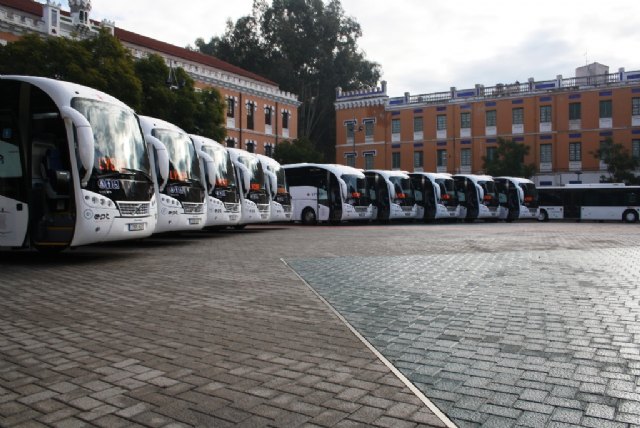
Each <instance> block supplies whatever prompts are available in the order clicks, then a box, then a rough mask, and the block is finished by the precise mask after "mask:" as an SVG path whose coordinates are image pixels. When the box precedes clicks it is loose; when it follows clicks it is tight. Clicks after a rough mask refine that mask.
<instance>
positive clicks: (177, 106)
mask: <svg viewBox="0 0 640 428" xmlns="http://www.w3.org/2000/svg"><path fill="white" fill-rule="evenodd" d="M135 68H136V73H137V75H138V77H139V78H140V80H141V82H142V88H143V93H144V97H143V99H142V107H141V112H142V113H143V114H145V115H147V116H152V117H156V118H158V119H163V120H166V121H167V122H171V123H173V124H175V125H176V126H179V127H180V128H182V129H184V130H185V131H186V132H189V133H193V134H198V135H202V136H203V137H209V138H212V139H215V140H217V141H223V140H224V138H225V136H226V128H225V127H224V108H225V106H224V101H223V99H222V95H221V94H220V92H219V91H218V90H217V89H214V88H208V89H206V90H203V91H201V92H196V90H195V86H194V81H193V79H192V78H191V77H190V76H189V75H188V74H187V73H186V72H185V71H184V69H182V68H180V67H179V68H176V69H171V68H170V67H168V66H167V65H166V64H165V62H164V59H162V57H161V56H159V55H156V54H152V55H149V56H148V57H146V58H143V59H140V60H139V61H137V62H136V64H135Z"/></svg>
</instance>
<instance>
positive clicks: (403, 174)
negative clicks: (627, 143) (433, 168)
mask: <svg viewBox="0 0 640 428" xmlns="http://www.w3.org/2000/svg"><path fill="white" fill-rule="evenodd" d="M365 172H375V173H377V174H380V175H381V176H383V177H384V178H385V179H387V178H389V177H402V178H409V173H408V172H406V171H393V170H387V169H367V170H365Z"/></svg>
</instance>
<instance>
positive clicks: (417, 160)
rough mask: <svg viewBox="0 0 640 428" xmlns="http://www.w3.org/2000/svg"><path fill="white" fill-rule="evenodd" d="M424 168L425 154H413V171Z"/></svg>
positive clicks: (416, 152)
mask: <svg viewBox="0 0 640 428" xmlns="http://www.w3.org/2000/svg"><path fill="white" fill-rule="evenodd" d="M423 167H424V152H423V151H422V150H420V151H415V152H413V169H416V168H423Z"/></svg>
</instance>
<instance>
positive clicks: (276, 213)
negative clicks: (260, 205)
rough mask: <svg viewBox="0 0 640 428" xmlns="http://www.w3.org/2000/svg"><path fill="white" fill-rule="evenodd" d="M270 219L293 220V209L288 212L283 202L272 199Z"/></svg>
mask: <svg viewBox="0 0 640 428" xmlns="http://www.w3.org/2000/svg"><path fill="white" fill-rule="evenodd" d="M270 216H271V217H270V221H291V211H289V212H287V211H285V210H284V207H283V206H282V204H281V203H279V202H276V201H273V200H272V201H271V213H270Z"/></svg>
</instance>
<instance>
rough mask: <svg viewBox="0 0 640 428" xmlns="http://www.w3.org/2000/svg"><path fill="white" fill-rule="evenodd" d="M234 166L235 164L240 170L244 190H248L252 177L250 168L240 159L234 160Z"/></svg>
mask: <svg viewBox="0 0 640 428" xmlns="http://www.w3.org/2000/svg"><path fill="white" fill-rule="evenodd" d="M233 166H235V167H236V170H237V171H239V172H240V179H241V180H242V181H241V183H242V187H243V188H244V191H245V192H247V191H248V190H249V187H250V186H251V179H250V178H249V175H250V174H249V168H247V167H246V166H245V165H244V164H243V163H241V162H238V161H234V162H233ZM243 193H244V192H243Z"/></svg>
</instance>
